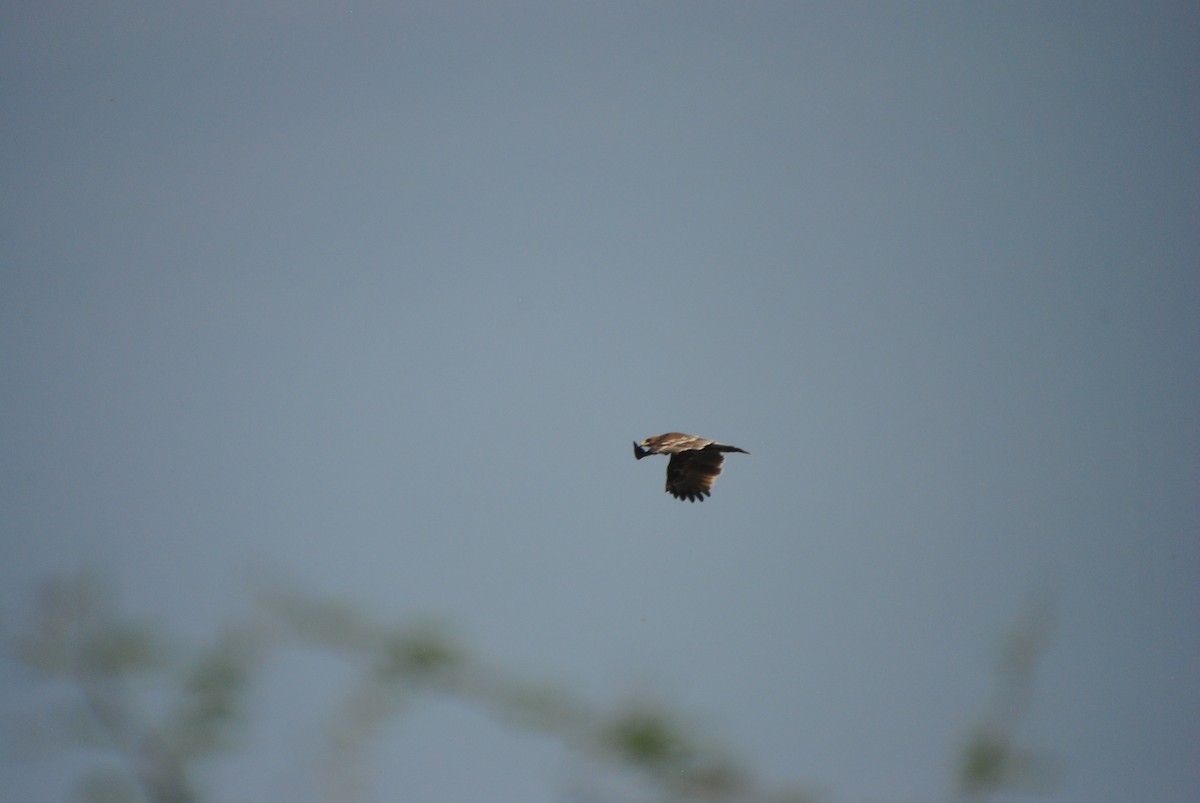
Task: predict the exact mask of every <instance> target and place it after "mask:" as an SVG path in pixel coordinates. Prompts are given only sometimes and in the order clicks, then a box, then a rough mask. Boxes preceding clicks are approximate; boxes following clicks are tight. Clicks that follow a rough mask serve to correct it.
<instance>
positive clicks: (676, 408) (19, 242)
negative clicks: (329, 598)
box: [0, 0, 1200, 803]
mask: <svg viewBox="0 0 1200 803" xmlns="http://www.w3.org/2000/svg"><path fill="white" fill-rule="evenodd" d="M1197 42H1200V12H1198V11H1197V8H1196V6H1195V4H1190V3H1155V4H1149V5H1147V4H1134V3H1127V4H1121V3H1086V4H1082V3H1055V4H1044V3H1000V4H987V5H980V4H970V3H967V4H926V3H922V4H916V3H853V4H842V3H839V4H808V3H796V4H783V3H653V4H622V3H603V4H601V3H595V4H582V3H556V4H550V3H518V4H511V5H501V4H476V3H462V4H441V3H413V4H393V3H376V2H366V3H355V2H345V3H319V2H307V3H280V2H271V3H263V2H251V3H225V2H214V3H207V4H194V5H185V6H182V7H178V6H177V5H174V4H163V3H154V2H142V1H141V0H135V2H130V3H123V4H118V5H113V4H94V3H79V2H70V1H69V0H68V1H67V2H60V3H25V4H18V3H9V4H7V5H6V7H5V9H4V10H3V13H2V16H0V75H2V79H0V99H2V101H3V103H2V105H3V108H4V110H5V111H4V115H3V121H2V122H0V132H3V136H2V139H3V143H4V147H3V157H2V158H0V171H2V172H0V176H2V181H3V187H4V192H3V195H2V196H0V338H2V340H0V346H2V349H0V539H2V541H0V588H2V589H3V591H2V594H0V604H2V605H3V609H2V610H3V612H4V615H5V619H6V621H8V622H10V623H11V622H13V621H17V620H19V618H20V616H21V615H22V612H23V611H24V610H26V608H25V606H26V600H27V599H28V597H29V594H30V593H31V591H32V590H33V589H34V587H35V586H36V583H37V581H38V580H40V579H42V578H44V577H46V576H47V575H49V574H51V573H53V572H57V571H62V570H69V569H73V568H77V567H79V566H81V565H99V566H101V567H104V568H106V569H107V570H109V571H110V572H111V573H112V575H113V576H114V578H115V579H116V580H117V584H118V587H119V589H120V595H121V601H122V604H123V606H124V608H125V609H126V610H128V611H129V612H130V613H132V614H135V615H140V616H149V617H152V618H153V619H155V620H156V621H159V622H161V623H162V624H164V625H166V626H169V627H170V628H171V629H172V630H174V631H176V632H177V633H179V634H181V636H182V637H186V638H196V639H202V638H203V637H204V636H205V635H207V634H211V632H212V631H213V630H214V628H215V627H216V626H217V624H218V623H219V622H221V621H223V620H224V619H225V618H227V617H228V616H230V615H233V614H236V612H237V611H239V610H242V609H244V607H245V602H246V599H247V593H246V591H247V585H248V584H247V577H248V574H247V571H248V569H247V567H251V566H260V567H261V566H266V567H270V568H271V569H272V570H274V571H278V572H279V573H281V574H283V575H285V576H287V577H290V578H292V579H294V580H295V581H296V582H298V583H299V584H301V585H302V587H305V588H309V589H312V590H314V591H317V592H320V593H325V594H332V595H337V596H341V597H345V598H347V599H349V600H351V601H353V602H355V603H358V604H360V605H362V606H363V607H364V608H366V609H368V610H370V611H372V612H373V613H374V614H375V615H377V616H380V617H400V618H403V617H408V616H427V615H433V616H437V617H441V618H442V620H444V621H447V622H449V623H452V625H453V627H454V628H455V629H456V631H457V632H459V633H461V634H462V636H463V638H464V639H465V640H466V641H467V642H468V643H470V644H471V645H472V647H473V648H475V649H477V650H478V651H479V652H480V653H482V654H484V655H486V656H487V657H488V659H489V660H490V661H492V662H494V663H496V664H498V665H501V666H504V667H506V668H508V669H511V670H512V671H515V672H520V673H524V674H528V675H531V676H533V677H537V678H544V679H546V680H550V681H554V682H557V683H561V684H562V685H564V686H567V687H571V688H573V689H575V690H576V691H578V692H579V693H580V694H582V695H583V696H584V697H585V698H587V699H589V700H591V701H593V702H595V703H596V704H598V705H604V704H607V703H611V702H613V701H619V700H620V699H622V698H623V696H625V695H629V694H644V695H648V696H652V697H659V698H663V699H665V700H666V701H668V702H669V703H670V704H672V705H675V706H678V707H679V708H681V709H683V710H686V711H689V712H693V713H694V714H696V716H697V718H698V719H699V721H701V722H702V723H703V725H704V728H705V729H706V730H707V731H708V732H711V733H713V734H716V735H719V737H720V739H721V740H722V741H723V742H724V743H725V744H727V745H728V746H729V747H730V748H731V749H733V750H734V751H736V752H737V753H739V754H740V755H743V756H746V757H747V760H748V761H749V762H750V764H751V765H752V766H753V767H754V769H755V770H756V771H757V772H758V773H759V774H760V775H761V777H763V778H765V779H767V780H769V781H772V782H778V783H781V784H782V783H786V782H792V781H795V782H797V783H801V784H806V785H807V784H815V785H817V786H819V787H820V788H824V789H826V790H828V791H830V792H831V793H832V795H833V797H834V798H835V799H845V800H868V799H870V800H917V799H936V798H941V797H943V796H944V794H945V792H946V790H947V784H948V779H949V766H950V763H951V758H952V756H953V754H954V751H955V749H956V747H957V746H958V745H959V744H960V742H961V739H962V738H963V736H964V735H965V733H966V732H967V730H968V729H969V728H970V727H971V725H972V724H974V722H975V718H976V716H977V714H978V713H979V711H980V710H981V708H982V707H983V705H984V704H985V702H986V700H987V697H988V694H989V693H990V690H991V688H992V680H993V678H992V675H991V672H992V669H993V666H994V664H995V658H996V655H997V651H998V649H999V645H1000V639H1001V638H1002V636H1003V633H1004V630H1005V628H1006V627H1007V626H1008V624H1009V623H1010V622H1011V620H1012V619H1013V617H1014V616H1016V615H1017V614H1018V613H1019V612H1020V610H1021V609H1022V607H1023V606H1024V605H1025V604H1026V603H1027V602H1028V600H1029V599H1030V596H1031V595H1032V594H1035V593H1036V592H1037V590H1038V589H1039V588H1041V587H1044V586H1046V585H1047V584H1049V585H1052V586H1053V587H1055V588H1056V589H1057V591H1058V595H1057V599H1058V609H1057V627H1056V629H1055V631H1054V635H1053V640H1052V642H1051V645H1050V648H1049V650H1048V651H1047V653H1046V655H1045V658H1044V660H1043V662H1042V664H1041V666H1040V667H1039V673H1038V683H1037V689H1036V695H1035V698H1034V703H1033V707H1032V711H1031V713H1030V716H1029V718H1028V720H1027V721H1026V722H1025V726H1024V728H1023V730H1022V734H1021V735H1022V737H1023V738H1024V739H1025V740H1026V741H1029V742H1030V743H1033V744H1037V745H1042V746H1046V747H1049V748H1052V749H1054V750H1055V751H1056V752H1057V754H1058V755H1059V756H1060V757H1061V758H1062V760H1063V765H1064V767H1065V770H1066V772H1065V775H1064V777H1063V782H1062V784H1061V785H1060V786H1059V788H1058V789H1057V791H1056V792H1055V794H1054V795H1053V796H1052V799H1054V800H1058V801H1080V803H1082V802H1083V801H1089V802H1091V801H1097V800H1135V799H1137V800H1157V801H1183V800H1187V799H1194V795H1195V790H1196V789H1198V788H1200V769H1198V767H1200V763H1198V762H1197V760H1196V758H1197V746H1198V745H1200V724H1198V723H1200V683H1198V680H1197V679H1198V678H1200V582H1198V581H1200V538H1198V536H1200V501H1198V500H1200V494H1198V492H1197V490H1198V489H1200V370H1198V368H1197V366H1200V359H1198V351H1200V349H1198V347H1200V323H1198V321H1200V203H1198V199H1200V193H1198V188H1200V148H1197V143H1198V142H1200V101H1198V97H1200V96H1198V94H1197V90H1198V88H1200V55H1198V54H1200V50H1198V49H1197ZM668 430H682V431H684V432H692V433H695V434H698V435H702V436H705V437H711V438H716V439H719V440H723V441H725V442H729V443H734V444H737V445H739V446H741V447H743V448H745V449H748V450H749V451H750V452H751V453H752V454H751V455H750V456H742V455H733V456H732V457H731V458H730V460H729V461H728V462H727V464H726V467H727V470H726V472H725V475H724V476H723V477H722V478H721V479H720V481H719V482H718V483H717V486H716V489H715V494H714V496H713V498H712V499H710V500H708V501H706V502H705V503H704V504H702V505H689V504H686V503H680V502H677V501H676V500H674V499H672V498H670V497H669V496H667V495H666V494H664V493H663V490H662V484H663V478H664V471H665V460H663V459H662V458H656V459H653V460H644V461H641V462H635V461H634V460H633V459H632V455H631V454H630V451H631V449H630V441H632V440H634V439H635V438H636V439H639V440H640V439H641V438H644V437H646V436H648V435H653V434H658V433H660V432H664V431H668ZM0 677H2V678H4V679H5V680H4V684H5V686H6V687H7V688H8V689H9V690H15V691H17V692H18V693H19V694H21V695H24V694H25V693H26V692H27V691H28V690H29V689H30V688H32V686H33V680H32V679H31V678H29V677H27V676H25V675H23V674H22V673H21V672H19V671H17V670H16V669H15V668H14V667H12V666H11V665H10V666H7V667H5V669H4V670H3V673H2V674H0ZM272 678H273V681H274V683H273V684H271V686H270V690H269V691H265V690H264V691H263V692H262V693H261V697H260V698H259V707H258V708H256V709H255V714H256V725H255V727H256V728H257V729H258V730H256V731H255V737H254V738H253V739H252V744H251V746H250V748H248V753H247V755H246V756H244V757H243V758H242V759H240V760H235V761H233V762H232V764H231V765H227V766H226V767H225V768H224V769H222V770H220V771H218V772H216V773H214V775H213V776H212V777H211V778H209V779H208V782H209V783H210V784H211V785H212V787H213V788H215V790H217V792H218V793H219V794H218V799H226V800H235V799H236V800H279V799H285V798H286V799H299V800H304V799H312V800H316V799H318V798H317V796H316V793H315V792H313V791H312V789H313V788H314V787H313V786H312V785H311V783H310V782H311V781H312V778H311V777H310V775H311V773H312V772H314V771H312V770H307V769H305V768H300V769H297V768H296V767H295V766H294V765H295V757H297V756H310V755H312V754H314V753H315V752H316V750H317V745H316V743H315V737H313V736H312V731H313V728H314V727H315V725H317V724H319V723H320V722H321V721H323V719H322V718H323V717H325V716H326V715H327V714H328V713H329V711H328V709H327V708H323V707H322V703H321V700H322V699H325V698H323V697H322V695H325V694H327V695H328V698H327V699H328V700H329V701H330V703H332V700H333V699H334V697H335V692H336V687H335V686H334V685H333V684H328V685H323V683H322V674H321V667H320V666H319V665H316V664H314V665H313V666H308V665H306V664H303V663H302V664H301V665H300V667H299V668H297V669H295V671H294V672H292V673H289V672H288V671H286V670H285V669H284V668H280V667H277V668H276V669H275V670H273V674H272ZM16 699H17V698H16V697H15V696H13V695H11V694H10V693H9V692H8V691H6V692H5V700H6V701H8V702H6V703H5V708H6V709H8V710H11V709H12V707H13V706H14V705H15V702H14V701H15V700H16ZM297 700H302V701H303V702H304V704H303V705H300V704H298V703H297ZM281 723H286V726H285V725H281ZM291 725H298V727H294V728H293V727H291ZM309 726H311V727H309ZM379 757H380V760H379V762H378V766H377V767H376V774H375V777H374V783H375V789H376V793H377V794H378V797H377V798H376V799H378V800H393V799H398V797H403V799H405V800H414V801H424V800H427V801H444V800H467V799H491V800H522V801H552V800H561V799H563V798H564V784H565V783H566V784H568V785H569V780H568V781H564V778H567V779H569V777H570V775H571V769H570V763H569V762H566V763H564V761H565V760H564V759H563V758H562V756H561V755H559V754H558V753H557V752H556V751H554V750H552V749H550V748H549V747H547V746H546V745H544V744H541V743H540V742H538V740H537V739H532V738H531V737H528V736H520V735H517V734H514V733H512V732H510V731H508V730H505V729H504V728H502V727H499V726H496V725H495V724H494V723H491V722H489V721H488V720H486V719H485V718H483V717H478V716H475V715H473V714H471V713H469V712H464V711H461V710H458V709H456V708H454V707H453V706H451V707H449V708H446V707H439V706H438V705H436V704H432V705H431V706H429V707H427V708H424V709H422V710H420V711H418V712H416V713H414V714H413V715H412V717H411V718H409V719H403V720H401V721H400V722H399V723H398V725H397V727H396V728H395V729H393V730H391V731H389V735H388V737H387V739H386V740H385V742H384V743H383V745H382V746H381V750H380V753H379ZM58 767H59V765H58V764H55V763H54V762H53V761H47V762H33V763H30V762H28V761H22V762H18V761H16V760H10V759H9V758H5V759H4V760H3V762H2V763H0V768H2V774H3V776H5V777H8V778H10V779H11V784H12V785H13V786H15V787H16V788H20V789H23V790H25V793H26V795H27V796H25V797H23V798H22V799H27V800H35V799H47V800H49V799H57V796H58V795H59V794H61V791H62V790H63V789H65V788H66V786H65V783H66V782H65V781H64V779H63V778H62V777H60V774H59V773H57V772H56V770H57V768H58ZM306 773H309V774H306ZM6 785H7V783H6ZM306 796H307V797H306Z"/></svg>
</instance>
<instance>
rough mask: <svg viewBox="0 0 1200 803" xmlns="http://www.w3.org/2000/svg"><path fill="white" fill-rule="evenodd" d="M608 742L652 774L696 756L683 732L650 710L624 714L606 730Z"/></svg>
mask: <svg viewBox="0 0 1200 803" xmlns="http://www.w3.org/2000/svg"><path fill="white" fill-rule="evenodd" d="M604 741H605V743H606V744H607V745H608V747H609V748H610V749H611V750H612V751H614V752H615V753H616V754H617V755H618V756H620V757H621V758H622V759H624V760H626V761H629V762H630V763H631V764H633V765H635V766H640V767H642V768H644V769H647V770H650V771H652V772H664V771H667V770H669V769H675V768H677V767H678V766H679V765H680V764H681V763H683V762H685V761H687V760H688V759H690V758H691V757H692V756H693V755H694V754H695V750H694V749H693V748H692V746H691V744H690V743H689V741H688V739H687V738H686V737H685V736H684V734H683V731H682V729H680V728H678V727H677V726H676V725H675V724H674V723H672V722H671V721H670V720H669V719H668V718H667V717H666V716H665V715H663V714H660V713H657V712H654V711H649V710H631V711H627V712H626V713H624V714H622V715H620V716H619V717H618V718H617V719H616V720H615V721H614V722H613V723H612V724H611V725H610V726H609V727H608V728H607V729H606V731H605V734H604Z"/></svg>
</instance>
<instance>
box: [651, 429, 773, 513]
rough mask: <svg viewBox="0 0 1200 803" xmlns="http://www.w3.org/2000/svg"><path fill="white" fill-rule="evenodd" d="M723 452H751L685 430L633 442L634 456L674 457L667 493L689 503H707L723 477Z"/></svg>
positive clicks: (669, 465)
mask: <svg viewBox="0 0 1200 803" xmlns="http://www.w3.org/2000/svg"><path fill="white" fill-rule="evenodd" d="M722 452H741V453H742V454H750V453H749V452H747V451H746V450H745V449H739V448H738V447H736V446H726V445H725V444H723V443H717V442H716V441H710V440H706V439H704V438H697V437H696V436H695V435H684V434H683V433H682V432H668V433H667V434H665V435H655V436H654V437H653V438H646V440H644V441H642V442H641V443H640V444H639V443H636V442H635V443H634V444H633V456H634V457H636V458H637V459H638V460H641V459H642V458H643V457H647V456H649V455H652V454H669V455H670V456H671V460H670V462H668V463H667V493H669V494H671V495H672V496H674V497H675V498H676V499H686V500H688V501H689V502H703V501H704V497H706V496H711V495H712V486H713V483H714V482H715V481H716V479H717V477H718V476H720V474H721V465H722V464H723V463H724V462H725V455H724V454H722Z"/></svg>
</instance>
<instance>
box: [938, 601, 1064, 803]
mask: <svg viewBox="0 0 1200 803" xmlns="http://www.w3.org/2000/svg"><path fill="white" fill-rule="evenodd" d="M1053 626H1054V605H1053V601H1052V600H1051V599H1050V597H1049V595H1042V596H1040V597H1039V598H1037V599H1036V600H1035V601H1034V604H1032V605H1030V607H1029V609H1028V610H1027V611H1026V612H1025V613H1024V614H1023V615H1022V616H1021V617H1020V618H1019V619H1018V620H1017V622H1016V623H1015V624H1014V625H1013V627H1012V629H1011V631H1010V632H1009V636H1008V639H1007V641H1006V643H1005V645H1004V649H1003V652H1002V654H1001V657H1000V661H999V667H998V670H997V673H996V674H997V681H998V683H997V688H996V695H995V698H994V700H993V702H992V705H991V707H990V708H989V709H988V710H987V711H986V712H985V713H984V717H983V720H982V722H981V723H980V724H979V725H978V726H977V727H976V728H975V730H974V731H973V732H972V733H971V735H970V736H969V737H968V738H967V740H966V743H965V744H964V746H963V750H962V755H961V758H960V759H959V764H958V779H957V780H958V788H959V791H960V793H961V796H962V797H963V798H964V799H967V800H978V799H982V798H983V797H984V796H986V795H988V794H991V793H994V792H1027V793H1037V792H1046V791H1049V790H1050V789H1052V788H1053V787H1054V786H1055V784H1056V783H1057V781H1058V778H1059V775H1060V771H1059V767H1058V764H1057V762H1056V761H1055V759H1054V758H1053V757H1052V756H1051V755H1050V754H1049V753H1048V752H1047V751H1045V750H1039V749H1033V748H1029V747H1022V746H1020V745H1018V744H1017V741H1016V732H1017V728H1018V726H1019V725H1020V724H1021V721H1022V720H1023V719H1024V718H1025V715H1026V713H1028V710H1029V706H1030V704H1031V702H1032V697H1033V680H1034V672H1035V670H1036V668H1037V662H1038V660H1039V659H1040V658H1041V657H1042V653H1043V652H1045V650H1046V647H1047V646H1048V645H1049V643H1050V634H1051V631H1052V630H1053Z"/></svg>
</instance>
